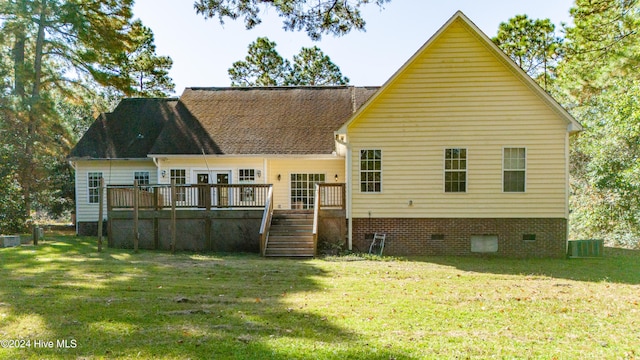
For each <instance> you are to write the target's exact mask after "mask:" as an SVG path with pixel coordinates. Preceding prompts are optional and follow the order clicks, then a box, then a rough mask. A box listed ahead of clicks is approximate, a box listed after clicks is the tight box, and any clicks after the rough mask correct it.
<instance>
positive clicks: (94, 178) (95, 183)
mask: <svg viewBox="0 0 640 360" xmlns="http://www.w3.org/2000/svg"><path fill="white" fill-rule="evenodd" d="M100 179H102V173H101V172H90V173H88V174H87V181H88V186H87V187H88V189H89V204H97V203H98V202H99V201H100Z"/></svg>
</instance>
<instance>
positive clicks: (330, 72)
mask: <svg viewBox="0 0 640 360" xmlns="http://www.w3.org/2000/svg"><path fill="white" fill-rule="evenodd" d="M348 83H349V78H347V77H345V76H342V72H341V71H340V68H339V67H338V66H337V65H336V64H334V63H333V62H332V61H331V59H330V58H329V56H327V55H325V54H324V53H323V52H322V50H320V48H319V47H317V46H314V47H312V48H304V47H303V48H302V49H301V50H300V53H299V54H298V55H294V56H293V68H292V71H291V74H290V79H289V81H288V84H290V85H346V84H348Z"/></svg>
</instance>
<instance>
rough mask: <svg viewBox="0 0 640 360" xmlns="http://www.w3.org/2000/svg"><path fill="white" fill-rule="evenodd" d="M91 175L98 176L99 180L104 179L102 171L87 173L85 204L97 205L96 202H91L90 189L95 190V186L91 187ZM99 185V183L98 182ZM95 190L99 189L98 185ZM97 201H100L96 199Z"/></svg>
mask: <svg viewBox="0 0 640 360" xmlns="http://www.w3.org/2000/svg"><path fill="white" fill-rule="evenodd" d="M91 174H100V177H99V178H98V180H99V179H104V172H102V171H87V204H89V205H96V204H99V202H98V201H96V202H91V189H96V187H95V186H91ZM98 184H99V181H98ZM97 189H100V185H98V187H97ZM98 196H100V194H98ZM98 199H100V198H99V197H98Z"/></svg>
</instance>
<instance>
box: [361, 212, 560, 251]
mask: <svg viewBox="0 0 640 360" xmlns="http://www.w3.org/2000/svg"><path fill="white" fill-rule="evenodd" d="M374 232H379V233H385V234H386V235H387V238H386V239H387V240H386V242H385V249H384V254H385V255H396V256H407V255H453V256H478V255H479V256H487V255H489V256H500V257H513V258H524V257H554V258H561V257H564V256H565V255H566V244H567V220H566V219H558V218H548V219H536V218H527V219H480V218H477V219H412V218H382V219H376V218H372V219H369V218H354V219H353V250H354V251H361V252H367V251H368V250H369V245H370V241H369V240H368V237H367V235H368V234H373V233H374ZM472 235H497V238H498V250H497V252H489V253H487V252H483V253H479V252H472V251H471V236H472ZM533 238H535V239H533Z"/></svg>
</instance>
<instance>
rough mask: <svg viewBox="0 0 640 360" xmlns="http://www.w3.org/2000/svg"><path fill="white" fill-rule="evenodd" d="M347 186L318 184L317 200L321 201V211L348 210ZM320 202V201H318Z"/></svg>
mask: <svg viewBox="0 0 640 360" xmlns="http://www.w3.org/2000/svg"><path fill="white" fill-rule="evenodd" d="M345 198H346V186H345V184H326V183H319V184H318V192H317V193H316V200H319V204H320V209H343V210H344V209H345V208H346V201H345ZM316 202H318V201H316Z"/></svg>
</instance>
